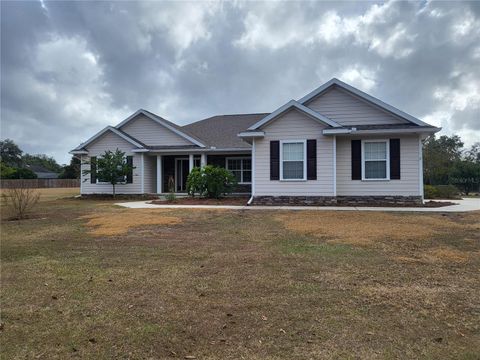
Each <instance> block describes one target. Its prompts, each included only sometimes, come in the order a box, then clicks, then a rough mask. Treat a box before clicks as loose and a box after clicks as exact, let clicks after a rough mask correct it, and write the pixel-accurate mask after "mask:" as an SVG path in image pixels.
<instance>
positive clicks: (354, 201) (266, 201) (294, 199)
mask: <svg viewBox="0 0 480 360" xmlns="http://www.w3.org/2000/svg"><path fill="white" fill-rule="evenodd" d="M253 205H271V206H274V205H276V206H279V205H289V206H399V207H401V206H419V205H422V197H421V196H337V197H335V196H255V197H254V198H253Z"/></svg>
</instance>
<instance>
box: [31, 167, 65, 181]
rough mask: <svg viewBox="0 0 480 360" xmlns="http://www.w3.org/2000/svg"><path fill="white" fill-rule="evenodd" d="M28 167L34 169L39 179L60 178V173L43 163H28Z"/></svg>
mask: <svg viewBox="0 0 480 360" xmlns="http://www.w3.org/2000/svg"><path fill="white" fill-rule="evenodd" d="M26 167H27V169H30V170H32V171H33V172H34V173H35V174H36V175H37V178H38V179H58V175H59V173H56V172H53V171H50V170H48V169H47V168H46V167H44V166H42V165H35V164H33V165H28V164H27V166H26Z"/></svg>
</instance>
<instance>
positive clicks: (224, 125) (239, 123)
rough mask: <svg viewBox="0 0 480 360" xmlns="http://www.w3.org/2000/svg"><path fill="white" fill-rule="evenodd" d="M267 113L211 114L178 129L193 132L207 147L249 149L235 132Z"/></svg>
mask: <svg viewBox="0 0 480 360" xmlns="http://www.w3.org/2000/svg"><path fill="white" fill-rule="evenodd" d="M267 115H268V113H259V114H238V115H218V116H212V117H210V118H207V119H204V120H200V121H197V122H194V123H192V124H188V125H185V126H182V127H181V128H180V130H181V131H187V132H188V133H190V134H193V135H194V136H196V137H197V138H199V139H201V141H202V142H203V143H204V144H205V145H206V146H208V147H211V146H214V147H216V148H217V149H223V148H245V149H249V148H250V145H249V144H247V143H246V142H244V141H243V140H242V139H240V138H239V137H238V136H237V134H238V133H240V132H242V131H245V130H246V129H248V128H249V127H250V126H251V125H253V124H255V123H256V122H257V121H259V120H261V119H262V118H264V117H265V116H267Z"/></svg>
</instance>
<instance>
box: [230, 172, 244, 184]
mask: <svg viewBox="0 0 480 360" xmlns="http://www.w3.org/2000/svg"><path fill="white" fill-rule="evenodd" d="M231 173H232V174H233V176H235V179H237V182H240V181H242V178H241V176H242V172H241V171H240V170H234V171H231Z"/></svg>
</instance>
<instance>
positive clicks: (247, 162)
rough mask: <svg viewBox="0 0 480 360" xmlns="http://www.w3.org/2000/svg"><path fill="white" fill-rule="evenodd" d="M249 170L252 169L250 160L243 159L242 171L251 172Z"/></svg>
mask: <svg viewBox="0 0 480 360" xmlns="http://www.w3.org/2000/svg"><path fill="white" fill-rule="evenodd" d="M251 169H252V160H251V159H243V170H251Z"/></svg>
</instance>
